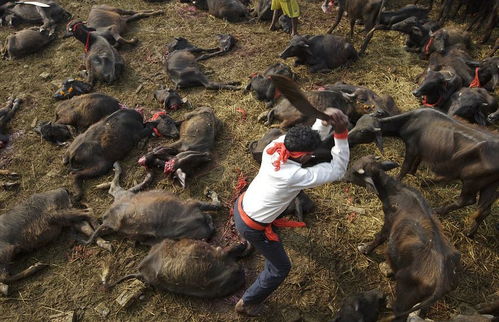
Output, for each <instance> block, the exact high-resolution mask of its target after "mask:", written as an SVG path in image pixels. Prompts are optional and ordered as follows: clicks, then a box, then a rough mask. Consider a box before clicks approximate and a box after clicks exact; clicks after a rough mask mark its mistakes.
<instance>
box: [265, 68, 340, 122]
mask: <svg viewBox="0 0 499 322" xmlns="http://www.w3.org/2000/svg"><path fill="white" fill-rule="evenodd" d="M270 78H271V79H272V81H273V82H274V85H275V87H276V88H277V89H278V90H279V91H280V92H281V94H282V95H283V96H284V97H285V98H287V100H288V101H289V102H290V103H291V104H292V105H293V106H294V107H296V109H297V110H298V111H300V112H302V113H303V114H305V115H308V116H313V117H315V118H317V119H321V120H324V121H329V120H330V119H331V117H330V116H329V115H327V114H326V113H323V112H321V111H319V110H318V109H316V108H315V107H314V106H313V105H312V104H310V102H309V101H308V99H307V98H306V97H305V94H303V92H302V91H301V90H300V88H299V87H298V85H297V84H296V83H295V81H293V80H292V79H290V78H288V77H286V76H282V75H270Z"/></svg>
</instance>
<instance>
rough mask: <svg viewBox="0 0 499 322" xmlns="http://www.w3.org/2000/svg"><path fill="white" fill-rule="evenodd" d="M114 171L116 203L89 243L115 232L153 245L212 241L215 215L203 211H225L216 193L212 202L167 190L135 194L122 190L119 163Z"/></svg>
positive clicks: (115, 165)
mask: <svg viewBox="0 0 499 322" xmlns="http://www.w3.org/2000/svg"><path fill="white" fill-rule="evenodd" d="M114 171H115V174H114V179H113V181H112V183H111V187H110V188H109V193H110V194H111V195H112V196H113V197H114V202H113V204H112V205H111V207H110V208H109V209H108V210H107V211H106V212H105V213H104V215H103V222H102V225H100V226H99V227H98V228H97V229H96V230H95V232H94V234H93V235H92V236H91V237H90V239H89V240H88V241H86V242H85V244H90V243H92V242H93V241H94V239H95V238H96V237H99V236H103V235H105V234H109V233H111V232H118V233H120V234H123V235H125V236H127V237H128V238H132V239H135V240H139V241H142V242H146V243H151V244H152V243H157V242H159V241H161V240H163V239H165V238H172V239H180V238H192V239H209V238H210V237H211V236H212V235H213V233H214V231H215V227H214V226H213V221H212V219H211V216H210V215H209V214H206V213H204V212H203V211H213V210H220V209H221V206H220V201H219V200H218V198H217V195H216V194H215V193H212V198H213V201H212V202H211V203H207V202H201V201H197V200H188V201H183V200H181V199H179V198H178V197H176V196H175V195H173V194H171V193H169V192H167V191H164V190H150V191H144V192H139V193H135V191H131V190H125V189H123V188H122V187H120V185H119V179H120V175H121V167H120V165H119V164H118V162H116V163H115V164H114Z"/></svg>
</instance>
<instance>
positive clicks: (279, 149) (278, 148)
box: [267, 142, 312, 171]
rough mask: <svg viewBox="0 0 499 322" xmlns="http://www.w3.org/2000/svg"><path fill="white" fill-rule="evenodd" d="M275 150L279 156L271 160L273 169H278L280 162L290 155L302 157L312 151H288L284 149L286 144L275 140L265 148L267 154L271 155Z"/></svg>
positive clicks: (283, 161) (282, 162) (286, 159)
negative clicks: (270, 145)
mask: <svg viewBox="0 0 499 322" xmlns="http://www.w3.org/2000/svg"><path fill="white" fill-rule="evenodd" d="M276 152H277V154H279V157H278V158H277V160H275V161H274V162H272V165H273V166H274V170H275V171H279V170H280V169H281V164H284V163H286V161H288V159H289V158H290V157H291V158H295V159H296V158H299V157H302V156H304V155H307V154H310V153H312V152H292V151H289V150H288V149H286V146H285V145H284V143H283V142H276V143H274V146H273V147H270V148H268V149H267V154H270V155H272V154H274V153H276Z"/></svg>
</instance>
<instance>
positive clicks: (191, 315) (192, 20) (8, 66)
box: [0, 0, 499, 321]
mask: <svg viewBox="0 0 499 322" xmlns="http://www.w3.org/2000/svg"><path fill="white" fill-rule="evenodd" d="M392 2H395V1H392ZM402 2H404V3H405V2H406V1H402ZM97 3H101V2H98V1H88V0H84V1H68V0H61V1H60V4H61V5H63V6H64V7H65V8H66V9H67V10H68V11H70V12H71V13H72V14H73V15H74V17H77V18H83V19H85V18H86V16H87V14H88V11H89V9H90V7H91V6H92V5H93V4H97ZM106 4H109V5H113V6H116V7H121V8H124V9H134V10H141V9H150V8H154V9H163V10H165V15H163V16H157V17H152V18H148V19H144V20H141V21H138V22H135V23H132V24H131V25H130V29H129V31H128V33H127V34H126V36H127V37H128V38H132V37H137V38H139V39H140V42H139V44H138V45H137V46H136V47H124V48H122V49H121V53H122V55H123V57H124V59H125V61H126V70H125V73H124V75H123V76H122V77H121V79H120V80H119V81H118V82H117V83H116V84H113V85H112V86H107V85H102V84H99V85H98V86H97V88H96V91H98V92H102V93H105V94H109V95H112V96H114V97H116V98H118V99H119V100H120V101H121V102H123V103H124V104H126V105H127V106H130V107H134V106H136V105H138V106H142V107H144V108H145V111H146V115H152V112H153V111H157V110H159V109H160V106H159V105H158V104H157V103H156V102H155V101H154V100H153V96H152V92H153V91H154V90H155V89H158V88H159V87H160V86H161V85H166V86H172V83H171V82H170V81H169V79H168V77H167V76H166V74H165V73H164V71H163V66H162V56H163V54H164V52H165V45H166V43H167V42H169V41H170V40H172V38H173V37H174V36H183V37H186V38H187V39H189V40H190V41H191V42H193V43H194V44H196V45H198V46H200V47H212V46H216V38H215V34H217V33H230V34H232V35H234V36H235V37H236V38H237V39H238V44H237V48H236V49H235V50H233V51H231V52H230V53H229V54H227V55H225V56H223V57H218V58H214V59H211V60H208V61H206V62H203V66H204V67H205V70H208V71H211V77H212V78H213V79H216V80H224V81H235V80H237V81H241V82H243V83H246V81H247V80H248V76H249V75H250V74H252V73H254V72H262V71H263V70H265V68H266V67H267V66H268V65H270V64H273V63H275V62H278V61H281V60H280V59H279V58H278V53H279V52H280V51H281V50H282V49H283V48H284V47H285V46H286V44H287V42H288V40H289V36H288V35H286V34H284V33H281V32H269V31H268V23H239V24H231V23H227V22H224V21H222V20H219V19H216V18H214V17H211V16H209V15H208V14H207V13H205V12H200V11H191V10H190V8H189V6H188V5H186V4H180V3H177V2H171V3H168V4H148V3H146V2H144V1H139V0H130V1H125V0H109V1H107V2H106ZM397 5H398V4H397ZM300 6H301V10H302V17H301V18H300V26H299V31H300V32H301V33H303V34H305V33H307V34H319V33H323V32H324V31H325V30H326V28H328V27H329V25H330V24H331V23H332V20H333V17H334V15H335V14H333V15H325V14H323V13H322V11H321V9H320V2H312V1H306V0H304V1H301V2H300ZM433 14H435V12H434V13H433ZM454 23H456V24H458V25H460V26H464V25H463V22H462V21H456V22H454ZM347 25H348V23H347V20H346V19H345V18H344V20H343V21H342V23H341V24H340V28H339V29H338V30H336V33H337V34H341V35H346V34H347V32H348V27H347ZM63 27H64V26H63V25H60V26H59V28H58V34H59V35H62V32H63V29H64V28H63ZM361 29H362V27H361V26H357V27H356V34H355V37H354V43H355V47H356V48H359V47H360V44H361V42H362V34H361V32H360V31H361ZM12 31H13V30H12V29H8V28H6V27H0V39H5V38H6V36H7V35H8V34H9V33H11V32H12ZM496 35H497V34H495V36H496ZM475 39H478V34H475ZM403 43H404V39H403V37H402V36H401V35H399V34H397V33H395V32H384V33H382V32H380V33H378V34H376V35H375V37H374V38H373V39H372V41H371V44H370V47H369V48H368V55H367V56H365V57H363V58H361V59H360V60H359V61H357V62H355V63H354V64H353V65H352V66H349V67H345V68H339V69H337V70H335V71H333V72H332V73H329V74H325V75H324V74H318V75H312V74H310V73H309V72H308V71H307V69H306V68H305V67H303V66H300V67H296V68H293V70H294V71H295V72H296V73H298V74H299V76H300V78H299V83H300V85H301V86H302V87H303V88H304V89H312V88H314V87H315V86H316V85H320V84H326V83H334V82H336V81H340V80H341V81H344V82H348V83H352V84H355V85H362V86H366V87H369V88H371V89H372V90H374V91H376V92H377V93H379V94H382V93H384V94H389V95H392V96H393V97H394V99H395V101H396V103H397V104H398V106H399V107H400V108H401V109H402V110H404V111H407V110H411V109H414V108H417V107H418V102H417V100H416V99H415V98H414V97H413V96H412V95H411V91H412V90H413V89H414V88H415V85H416V78H417V76H418V75H419V74H420V73H421V72H422V71H423V70H424V69H425V68H426V64H427V63H426V62H423V61H420V60H419V59H418V58H417V57H416V56H415V55H414V54H410V53H407V52H405V51H404V50H403V48H402V47H403ZM490 47H491V46H490V44H487V45H485V46H479V47H478V48H477V49H476V50H474V51H473V56H474V57H475V58H477V59H481V58H484V57H485V56H486V54H487V53H488V51H489V50H490ZM82 54H83V46H82V44H81V43H79V42H77V41H76V40H75V39H73V38H70V39H61V38H60V37H59V39H57V40H56V41H55V42H53V43H52V44H51V45H50V46H49V47H48V48H46V49H45V50H43V51H42V52H41V53H39V54H37V55H33V56H30V57H27V58H24V59H20V60H16V61H1V62H0V101H2V102H3V101H6V99H7V97H8V96H9V95H23V96H24V98H25V102H24V103H23V105H22V108H21V110H20V111H19V112H18V114H17V115H16V116H15V118H14V120H13V121H12V123H11V126H10V128H11V133H12V136H11V138H12V141H11V144H9V146H8V147H7V148H6V149H4V150H3V151H1V152H0V153H1V154H0V167H1V168H2V169H9V170H11V171H15V172H18V173H20V174H21V176H22V177H21V185H20V188H19V189H18V190H16V191H1V192H0V208H1V209H0V210H1V211H2V212H5V211H6V210H8V209H10V208H12V207H13V206H14V205H16V204H18V203H19V202H21V201H22V200H24V199H26V198H27V197H28V196H30V195H31V194H33V193H36V192H40V191H45V190H49V189H54V188H57V187H61V186H65V187H71V181H70V178H69V176H68V173H67V170H66V168H65V167H64V166H63V165H62V155H63V153H64V151H65V148H60V147H56V146H54V145H51V144H49V143H47V142H45V141H42V140H41V139H40V138H39V136H38V135H36V134H35V133H33V132H32V130H31V128H32V124H33V123H34V122H35V120H38V121H41V120H50V119H53V117H54V108H55V103H56V102H55V101H54V100H53V99H52V97H51V96H52V94H53V92H54V91H55V90H56V86H55V85H59V84H60V82H61V81H62V80H63V79H66V78H68V77H76V76H78V70H79V69H80V66H81V56H82ZM286 63H288V64H290V65H292V63H293V62H292V61H291V60H288V61H286ZM43 72H48V73H49V74H50V76H49V78H48V79H42V78H41V77H40V74H41V73H43ZM54 84H55V85H54ZM139 86H142V89H141V90H140V91H138V92H137V91H136V90H137V89H138V87H139ZM180 93H181V95H182V96H186V97H187V98H188V100H189V102H191V103H192V105H194V106H200V105H208V106H211V107H213V108H214V109H215V111H216V114H217V116H218V117H219V118H220V119H221V120H222V121H223V122H224V127H223V131H222V133H221V134H220V135H219V138H218V141H217V146H216V149H215V155H216V159H217V163H216V166H215V167H214V169H213V170H211V171H210V172H209V173H208V174H206V175H203V176H201V177H199V178H196V179H195V180H193V181H192V182H191V184H190V187H189V188H188V189H186V190H181V189H180V188H179V187H178V186H177V185H172V182H171V181H170V180H169V179H167V178H162V179H160V180H159V181H158V182H156V183H155V187H156V188H162V189H165V190H169V191H173V192H175V193H177V194H180V195H182V196H183V197H186V198H187V197H192V198H198V199H203V198H204V196H203V190H204V189H205V187H210V188H211V189H213V190H215V191H217V192H218V193H219V194H220V196H221V198H222V200H223V201H224V202H227V203H228V201H229V200H230V197H231V195H232V193H233V187H234V185H235V183H236V181H237V178H238V176H239V174H240V173H241V172H242V174H244V175H247V176H248V177H250V178H251V177H253V176H254V175H255V174H256V173H257V170H258V166H257V164H255V162H253V160H252V159H251V156H250V155H249V154H248V153H247V151H246V147H247V144H248V142H249V141H251V140H254V139H257V138H259V137H260V136H261V135H263V134H264V133H265V132H266V131H267V128H266V127H265V126H263V125H262V124H260V123H257V120H256V118H257V115H259V114H260V113H261V112H263V111H264V110H265V106H264V104H263V103H261V102H258V101H256V100H255V99H254V98H253V97H252V95H251V94H245V93H243V92H242V91H238V92H229V91H206V90H204V89H202V88H196V89H189V90H182V91H180ZM237 109H243V110H245V111H246V112H247V113H248V117H247V118H246V119H244V118H243V117H242V114H241V113H240V112H238V110H237ZM186 111H188V109H184V110H181V111H178V112H174V113H172V115H173V117H174V118H180V117H181V115H182V114H183V113H185V112H186ZM167 142H168V141H167V140H165V139H157V138H155V139H151V140H149V142H148V144H147V146H146V147H145V148H143V149H135V150H134V151H133V152H132V153H130V155H129V156H128V157H127V158H126V159H125V160H124V162H123V163H122V165H123V168H124V170H125V171H126V172H125V176H124V178H123V180H122V184H123V186H125V187H130V186H132V185H133V184H135V183H137V182H140V180H141V179H142V178H143V176H144V174H145V173H144V170H143V169H142V168H141V167H139V166H138V165H137V163H136V161H137V159H138V158H139V156H140V155H142V154H143V153H145V152H146V151H147V150H150V149H152V148H153V147H154V146H157V145H160V144H165V143H167ZM368 153H374V154H377V155H380V154H379V152H378V151H377V150H376V149H375V147H374V145H363V146H359V147H356V148H354V149H353V151H352V159H357V158H359V157H360V156H363V155H365V154H368ZM403 155H404V147H403V144H402V143H401V142H400V141H397V140H391V139H387V140H386V147H385V155H384V157H385V158H387V159H390V160H395V161H397V162H399V163H401V162H402V161H403ZM396 171H397V170H394V171H392V173H393V174H395V173H396ZM111 175H112V174H111V173H109V175H107V176H105V177H101V178H98V179H95V180H88V181H86V184H85V199H84V201H85V202H87V203H88V205H89V206H90V207H92V208H93V210H94V216H95V217H96V218H99V217H100V216H101V214H102V213H103V212H104V210H105V209H106V208H107V207H108V206H109V205H110V204H111V202H112V198H111V196H110V195H108V194H107V193H106V192H105V191H100V190H97V189H95V185H97V184H99V183H102V182H106V181H109V180H110V178H111ZM431 177H432V174H431V173H430V172H429V171H428V170H425V169H420V170H419V171H418V173H417V176H416V177H413V176H408V177H407V178H406V179H405V182H406V183H408V184H410V185H412V186H414V187H416V188H418V189H421V190H423V194H424V195H425V197H426V198H428V200H429V201H430V203H431V204H432V205H435V206H437V205H441V204H444V203H448V202H450V201H451V200H454V199H455V198H457V196H458V195H459V188H460V185H459V184H458V183H455V184H451V185H448V186H435V187H431V188H424V189H423V188H421V185H422V184H424V183H425V182H426V181H427V180H428V179H429V178H431ZM307 193H309V194H310V195H311V196H312V198H313V200H314V201H315V202H316V203H317V210H316V211H315V212H314V213H312V214H310V215H308V216H307V217H306V219H305V221H306V223H307V228H302V229H290V230H282V231H281V236H282V239H283V240H284V243H285V247H286V249H287V251H288V253H289V255H290V257H291V260H292V263H293V269H292V271H291V273H290V275H289V277H288V278H287V279H286V281H285V283H284V284H283V285H282V286H281V287H280V288H279V289H278V291H277V292H275V294H274V295H273V296H272V297H271V298H270V299H269V301H268V307H267V309H266V311H265V314H264V316H263V317H262V318H260V319H258V320H261V321H289V320H292V319H293V317H298V316H301V317H302V318H303V319H304V320H305V321H324V320H326V319H328V318H330V317H331V316H332V312H334V311H335V310H337V309H338V307H339V305H340V304H341V302H342V300H343V299H344V298H345V297H346V296H347V295H350V294H354V293H356V292H359V291H364V290H368V289H371V288H375V287H381V288H382V289H383V290H384V291H385V292H387V293H388V294H390V295H392V294H393V283H392V282H390V281H389V280H388V279H387V278H385V277H384V276H383V275H382V274H381V272H380V270H379V268H378V264H379V263H380V262H382V261H383V257H384V256H383V247H380V249H379V250H377V251H376V252H375V254H374V255H373V256H371V257H366V256H363V255H361V254H359V252H358V251H357V248H356V247H357V245H358V244H359V243H361V242H366V241H369V240H371V239H372V237H373V235H374V233H375V232H377V231H378V230H379V229H380V227H381V225H382V222H383V213H382V209H381V204H380V202H379V201H378V199H377V198H376V197H375V196H374V195H373V194H372V193H370V192H368V191H367V190H365V189H364V188H360V187H356V186H352V185H349V184H344V183H335V184H329V185H325V186H323V187H319V188H316V189H313V190H310V191H307ZM352 207H355V208H361V209H362V210H360V211H359V210H358V209H356V210H352V209H353V208H352ZM474 209H475V208H474V206H471V207H467V208H465V209H463V210H460V211H455V212H453V213H451V214H449V215H447V216H445V217H443V218H442V224H443V227H444V231H445V233H446V235H447V236H448V237H449V238H450V240H451V241H452V243H454V244H455V245H456V247H457V248H458V249H459V251H460V252H461V253H462V261H463V264H464V265H463V266H464V268H463V272H462V273H461V277H460V281H459V286H458V288H457V289H456V290H455V291H453V292H452V293H450V294H449V295H448V296H446V297H445V298H444V299H443V300H441V301H439V302H438V303H437V304H436V305H435V306H434V307H433V308H432V310H431V312H430V314H429V317H430V318H433V319H434V320H442V319H444V318H447V317H449V316H450V315H452V314H454V313H456V312H457V308H458V306H459V305H460V304H462V303H467V304H469V305H473V304H476V303H479V302H482V301H483V300H484V299H485V296H487V295H488V294H490V293H493V292H494V291H496V290H497V289H498V287H499V282H498V277H499V267H498V266H499V264H498V263H499V261H498V254H497V250H498V249H499V248H498V246H499V242H498V238H497V236H498V235H497V231H496V230H495V228H494V225H495V224H496V223H497V221H498V209H499V207H498V203H497V202H496V203H495V204H494V207H493V209H492V215H490V216H489V217H488V218H487V220H486V222H485V223H484V224H483V225H482V226H481V227H480V229H479V231H478V233H477V236H476V238H475V239H474V240H471V239H468V238H466V237H465V236H464V231H465V230H466V228H467V227H469V223H470V222H469V218H470V215H471V214H472V212H473V211H474ZM213 217H214V218H215V222H216V224H217V227H218V231H217V236H216V237H215V239H214V241H213V242H214V243H218V244H222V245H225V244H227V243H228V240H227V239H225V238H224V237H227V236H228V237H230V233H229V234H228V235H227V234H226V235H225V236H223V232H224V231H225V232H228V231H227V230H226V229H224V227H225V223H226V221H227V219H228V209H226V210H224V211H220V212H218V213H216V214H214V216H213ZM74 239H75V236H74V235H73V234H71V233H69V232H68V233H64V234H63V235H62V236H61V237H60V238H59V239H57V240H56V241H55V242H54V243H52V244H50V245H48V246H46V247H44V248H43V249H40V250H37V251H35V252H33V253H30V254H26V255H22V256H20V257H18V258H17V259H16V261H15V263H14V265H13V267H12V269H13V271H14V272H17V271H19V270H21V269H22V268H25V267H27V266H28V265H30V264H32V263H34V262H36V261H42V262H46V263H49V264H50V267H49V268H47V269H46V270H44V271H43V272H41V273H39V274H36V275H35V276H33V277H31V278H28V279H26V280H24V281H21V282H17V283H15V284H13V285H11V293H10V296H9V297H7V298H5V297H4V298H0V312H1V313H0V320H7V321H31V320H48V319H49V317H50V316H52V315H54V314H57V313H59V312H61V311H75V312H76V314H77V315H78V317H79V318H82V319H83V320H84V321H93V320H99V319H102V318H101V316H100V315H99V314H98V313H97V311H96V310H95V307H96V306H97V305H99V304H101V303H103V304H102V305H104V306H106V307H107V308H109V310H110V312H109V314H108V315H107V319H108V320H111V321H115V320H123V321H144V320H163V321H165V320H166V321H170V320H171V321H232V320H244V318H241V317H239V316H237V315H236V314H235V313H234V312H233V305H234V304H235V302H236V301H237V299H238V297H239V295H241V294H242V291H240V292H239V293H238V294H236V296H234V297H230V298H227V299H219V300H215V301H205V300H200V299H194V298H188V297H184V296H178V295H173V294H170V293H164V292H156V291H152V290H149V291H147V292H146V293H145V297H144V298H142V299H140V300H138V301H137V302H136V303H135V304H133V305H132V306H131V307H130V308H127V309H122V308H120V307H119V305H118V304H116V302H115V301H114V300H115V298H116V297H117V296H118V295H119V294H120V293H121V292H122V291H123V290H124V289H125V288H126V287H127V285H128V284H123V285H121V286H119V287H117V288H116V289H115V290H114V291H112V292H105V291H103V290H102V289H101V287H100V273H101V271H102V266H103V265H105V264H109V265H110V266H111V277H110V278H111V279H112V280H113V279H115V278H117V277H119V276H122V275H124V274H126V273H131V272H134V270H135V267H136V266H137V264H138V263H139V261H140V260H141V259H142V258H143V257H144V256H145V254H146V253H147V248H146V247H145V246H138V245H135V244H134V243H133V242H132V241H128V240H123V239H121V238H110V239H111V240H112V243H113V247H114V250H113V252H112V253H108V252H106V251H104V250H101V249H99V248H97V247H96V246H91V247H81V246H79V245H78V244H77V243H76V242H74ZM229 239H230V238H229ZM243 263H244V265H245V267H246V268H247V281H249V282H251V281H252V280H253V279H254V277H255V275H256V273H257V272H258V270H259V269H260V268H261V267H262V265H263V261H262V258H261V257H259V256H252V257H250V258H249V259H246V260H244V261H243Z"/></svg>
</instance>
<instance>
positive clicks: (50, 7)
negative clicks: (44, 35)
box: [0, 0, 71, 35]
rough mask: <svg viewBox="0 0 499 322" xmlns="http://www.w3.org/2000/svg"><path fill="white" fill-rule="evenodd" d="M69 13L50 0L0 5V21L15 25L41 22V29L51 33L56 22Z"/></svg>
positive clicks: (65, 17)
mask: <svg viewBox="0 0 499 322" xmlns="http://www.w3.org/2000/svg"><path fill="white" fill-rule="evenodd" d="M70 17H71V14H70V13H69V12H67V11H66V10H64V9H63V8H62V7H61V6H60V5H58V4H57V3H56V2H54V1H52V0H38V1H36V2H30V1H26V2H24V1H16V2H14V1H12V2H10V1H9V2H7V3H6V4H4V5H2V6H0V23H1V24H4V25H9V26H15V25H17V24H20V23H43V25H42V26H41V30H48V31H49V34H50V35H52V34H53V33H54V32H55V27H56V23H58V22H60V21H63V20H67V19H69V18H70Z"/></svg>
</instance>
